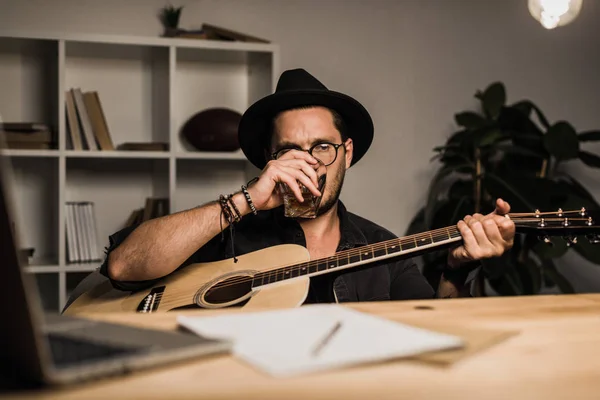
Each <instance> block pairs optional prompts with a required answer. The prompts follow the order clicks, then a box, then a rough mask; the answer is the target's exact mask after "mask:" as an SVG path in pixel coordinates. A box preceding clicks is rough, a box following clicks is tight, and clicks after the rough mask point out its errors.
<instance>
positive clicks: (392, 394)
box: [26, 294, 600, 400]
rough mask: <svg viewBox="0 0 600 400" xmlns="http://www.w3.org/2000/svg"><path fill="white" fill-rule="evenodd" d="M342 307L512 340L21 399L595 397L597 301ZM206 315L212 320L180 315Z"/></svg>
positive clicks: (212, 367) (222, 363)
mask: <svg viewBox="0 0 600 400" xmlns="http://www.w3.org/2000/svg"><path fill="white" fill-rule="evenodd" d="M348 306H350V307H352V308H355V309H358V310H362V311H366V312H370V313H373V314H376V315H380V316H383V317H386V318H390V319H394V320H397V321H402V322H407V323H411V322H413V323H417V322H419V321H431V320H435V321H436V322H440V323H447V324H457V325H462V326H466V327H472V328H482V327H487V328H500V329H510V330H516V331H518V334H517V335H515V336H512V337H510V338H509V339H507V340H505V341H503V342H501V343H499V344H497V345H495V346H493V347H491V348H489V349H487V350H484V351H482V352H479V353H477V354H474V355H471V356H469V357H466V358H464V359H462V360H461V361H459V362H457V363H455V364H453V365H450V366H440V365H433V364H425V363H423V362H417V361H414V360H403V361H395V362H387V363H383V364H377V365H370V366H361V367H354V368H348V369H345V370H334V371H330V372H325V373H320V374H313V375H309V376H303V377H296V378H291V379H274V378H270V377H268V376H265V375H263V374H261V373H259V372H257V371H255V370H253V369H252V368H251V367H249V366H246V365H245V364H242V363H241V362H238V361H236V360H235V359H233V358H232V357H231V356H215V357H212V358H209V359H200V360H195V361H189V362H185V363H180V364H177V365H171V366H168V367H159V368H155V369H152V370H147V371H143V372H136V373H134V374H132V375H130V376H125V377H117V378H110V379H105V380H103V381H96V382H92V383H86V384H82V385H79V386H77V387H71V388H69V389H59V390H56V389H54V390H51V389H48V390H45V391H40V392H37V393H28V394H26V397H35V398H47V397H48V398H50V397H52V398H61V399H63V398H64V399H85V398H105V399H111V400H114V399H118V398H140V399H145V400H147V399H154V398H173V399H183V398H193V399H277V400H286V399H296V398H303V399H321V398H340V399H387V398H389V399H401V398H410V399H415V398H419V399H420V398H432V399H438V400H439V399H448V398H457V399H467V398H477V399H482V398H485V399H532V398H543V399H552V398H557V399H558V398H560V399H567V398H568V399H584V398H589V399H592V398H594V399H598V398H600V294H597V295H596V294H585V295H584V294H581V295H558V296H532V297H511V298H507V297H504V298H479V299H456V300H430V301H408V302H385V303H360V304H357V303H354V304H348ZM423 306H426V307H425V308H423ZM427 306H430V307H433V309H428V308H427ZM206 312H211V311H187V312H184V313H180V314H186V315H190V314H202V313H206ZM220 312H223V311H220ZM226 312H227V311H226ZM175 316H176V314H162V315H150V316H149V315H132V314H104V315H96V316H94V318H102V319H104V320H109V321H118V322H122V323H126V324H132V325H137V326H146V327H155V328H161V329H173V328H174V327H175Z"/></svg>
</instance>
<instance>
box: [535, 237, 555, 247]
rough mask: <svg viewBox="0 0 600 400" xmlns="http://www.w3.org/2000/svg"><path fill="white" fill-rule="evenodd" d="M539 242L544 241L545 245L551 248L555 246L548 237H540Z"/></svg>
mask: <svg viewBox="0 0 600 400" xmlns="http://www.w3.org/2000/svg"><path fill="white" fill-rule="evenodd" d="M538 239H539V240H542V241H543V242H544V243H546V244H547V245H549V246H554V243H552V240H550V238H549V237H548V236H547V235H546V236H538Z"/></svg>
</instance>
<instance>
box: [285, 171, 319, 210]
mask: <svg viewBox="0 0 600 400" xmlns="http://www.w3.org/2000/svg"><path fill="white" fill-rule="evenodd" d="M325 181H326V175H325V174H323V175H321V176H320V177H319V178H318V179H317V183H318V184H319V186H318V189H319V191H320V192H321V195H323V190H324V189H325ZM298 186H299V187H300V191H301V192H302V197H304V202H302V203H301V202H299V201H298V199H297V198H296V195H295V194H294V192H293V191H292V190H290V187H289V186H288V185H287V184H286V183H283V182H280V183H279V190H280V192H281V194H282V196H283V207H284V210H285V212H284V215H285V216H286V217H288V218H316V217H317V213H318V212H319V205H320V204H321V196H315V195H314V194H312V192H311V191H310V190H309V189H308V188H307V187H306V186H304V185H303V184H302V183H300V182H298Z"/></svg>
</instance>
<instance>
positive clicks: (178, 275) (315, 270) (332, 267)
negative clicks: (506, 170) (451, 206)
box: [64, 208, 600, 314]
mask: <svg viewBox="0 0 600 400" xmlns="http://www.w3.org/2000/svg"><path fill="white" fill-rule="evenodd" d="M599 217H600V213H598V212H596V211H594V212H591V213H590V212H589V211H586V210H585V209H583V208H582V209H581V210H574V211H562V210H560V209H559V210H558V211H557V212H539V211H536V212H535V213H515V214H510V215H506V218H510V219H512V220H513V222H514V223H515V226H516V231H517V233H522V234H535V235H537V236H538V237H540V238H541V239H543V240H545V241H549V240H550V239H549V238H550V236H562V237H563V238H564V239H565V240H567V244H568V245H571V244H573V243H576V241H577V238H578V236H580V235H585V236H586V237H587V239H588V240H589V241H590V242H592V243H599V242H600V235H599V232H600V225H598V224H597V222H596V221H598V218H599ZM461 241H462V237H461V235H460V231H459V230H458V228H457V227H456V226H449V227H446V228H440V229H435V230H431V231H427V232H423V233H419V234H414V235H409V236H404V237H400V238H396V239H391V240H386V241H383V242H379V243H374V244H369V245H366V246H361V247H357V248H353V249H349V250H345V251H340V252H338V253H336V254H335V255H333V256H331V257H327V258H321V259H317V260H311V259H310V256H309V253H308V250H307V249H306V248H305V247H303V246H299V245H293V244H284V245H278V246H273V247H268V248H265V249H262V250H258V251H255V252H251V253H247V254H244V255H241V256H238V257H237V262H235V261H234V260H233V259H226V260H222V261H216V262H211V263H196V264H190V265H188V266H186V267H184V268H181V269H178V270H176V271H174V272H173V273H171V274H169V275H167V276H166V277H164V278H162V279H160V280H159V281H157V282H156V283H155V284H154V285H153V286H151V287H149V288H148V289H144V290H139V291H136V292H125V291H121V290H117V289H114V288H113V287H112V285H111V284H110V282H109V281H106V282H104V283H102V284H100V285H98V286H96V287H94V288H92V289H90V290H89V291H87V292H85V293H83V294H82V295H81V296H80V297H79V298H77V299H76V300H75V301H74V302H73V303H72V304H71V305H70V306H69V307H68V308H67V309H66V310H65V311H64V314H77V313H81V312H122V311H130V312H138V313H158V312H167V311H170V310H173V309H176V308H181V307H199V308H205V309H215V308H225V307H230V306H239V307H244V308H252V307H254V308H261V307H270V306H276V307H279V308H286V307H298V306H300V305H301V304H302V303H303V302H304V300H305V299H306V296H307V294H308V288H309V280H310V278H311V277H313V276H317V275H322V274H328V273H336V272H340V271H344V270H349V269H351V268H369V267H372V266H374V265H377V263H381V262H389V261H391V260H394V259H400V258H408V257H414V256H416V255H419V254H423V253H424V252H428V251H433V250H439V249H441V248H444V247H449V246H452V245H456V244H458V243H460V242H461Z"/></svg>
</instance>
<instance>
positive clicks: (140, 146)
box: [117, 142, 169, 151]
mask: <svg viewBox="0 0 600 400" xmlns="http://www.w3.org/2000/svg"><path fill="white" fill-rule="evenodd" d="M117 150H124V151H168V150H169V144H168V143H164V142H125V143H121V144H120V145H118V146H117Z"/></svg>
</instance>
